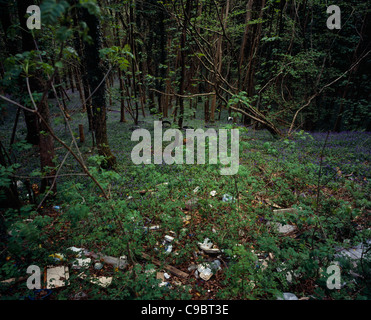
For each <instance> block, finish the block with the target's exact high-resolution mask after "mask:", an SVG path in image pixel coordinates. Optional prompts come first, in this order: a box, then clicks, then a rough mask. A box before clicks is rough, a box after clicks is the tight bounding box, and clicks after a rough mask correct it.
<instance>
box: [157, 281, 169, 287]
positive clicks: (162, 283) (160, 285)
mask: <svg viewBox="0 0 371 320" xmlns="http://www.w3.org/2000/svg"><path fill="white" fill-rule="evenodd" d="M168 285H169V283H168V282H165V281H162V282H161V283H159V285H158V286H159V287H167V286H168Z"/></svg>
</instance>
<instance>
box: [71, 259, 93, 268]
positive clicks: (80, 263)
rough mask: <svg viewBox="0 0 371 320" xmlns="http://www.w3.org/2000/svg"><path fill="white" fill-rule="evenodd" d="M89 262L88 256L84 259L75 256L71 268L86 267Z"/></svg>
mask: <svg viewBox="0 0 371 320" xmlns="http://www.w3.org/2000/svg"><path fill="white" fill-rule="evenodd" d="M90 263H91V259H90V258H85V259H81V258H77V259H76V260H75V261H74V262H73V264H72V269H81V268H83V267H88V266H89V264H90Z"/></svg>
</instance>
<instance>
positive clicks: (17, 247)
mask: <svg viewBox="0 0 371 320" xmlns="http://www.w3.org/2000/svg"><path fill="white" fill-rule="evenodd" d="M69 94H70V96H71V102H70V103H69V104H70V105H71V106H74V105H76V106H78V100H77V96H76V93H75V94H71V92H69ZM51 102H52V103H53V101H51ZM117 105H118V103H116V104H114V105H113V106H109V107H108V110H109V111H108V117H107V132H108V137H109V144H110V147H111V150H112V152H113V153H114V155H115V156H116V157H117V167H116V168H115V170H114V171H106V170H102V169H100V168H99V161H100V160H99V157H96V156H95V157H94V156H93V155H94V154H95V151H96V150H92V143H91V136H90V134H89V133H88V132H87V130H86V132H85V134H86V141H85V142H84V143H81V142H78V145H79V148H80V151H81V153H82V155H83V157H84V159H85V161H86V162H87V163H88V166H89V170H90V171H91V172H92V173H93V175H94V176H95V177H96V178H97V179H98V181H99V182H100V183H101V184H102V186H103V187H104V188H105V190H106V191H107V193H108V194H109V195H110V199H109V200H105V199H104V197H103V196H102V194H101V193H100V192H99V190H98V189H97V188H96V186H95V185H94V184H93V183H92V182H91V181H90V180H89V178H88V177H85V176H79V175H76V176H67V174H80V173H82V170H81V168H80V167H79V165H78V164H77V163H76V161H74V159H73V158H72V157H71V156H69V157H68V158H67V161H66V162H65V163H64V166H63V168H62V169H61V171H60V174H61V177H60V178H58V181H57V183H58V191H57V194H56V195H55V197H54V198H53V199H52V200H50V201H49V202H47V203H45V204H44V205H43V206H42V208H41V209H40V210H39V212H36V211H35V205H36V206H37V204H38V203H39V201H40V200H41V199H42V195H38V196H37V199H36V201H34V202H35V204H32V203H30V201H29V197H28V196H27V190H25V189H24V188H23V189H22V188H20V190H19V191H20V194H21V197H22V199H24V202H25V206H24V207H23V210H21V213H19V212H15V211H11V212H10V211H9V212H7V213H6V217H8V219H7V221H8V230H10V231H11V230H13V232H11V234H12V235H11V236H10V237H9V239H8V240H9V247H8V248H7V250H6V263H4V264H3V266H2V267H1V268H0V279H4V280H6V279H8V278H12V277H14V278H18V277H22V275H23V276H25V270H26V268H27V266H28V265H30V264H33V265H39V266H40V267H43V268H44V267H46V266H49V267H50V266H51V265H64V266H68V268H69V282H68V284H66V285H64V286H61V287H59V288H55V289H53V290H52V294H51V295H50V296H48V298H47V299H194V300H211V299H212V300H214V299H276V298H277V295H278V294H281V293H283V292H290V293H293V294H295V295H296V297H297V298H299V299H370V297H371V295H370V263H369V262H370V253H369V247H370V239H371V236H370V229H369V228H370V225H369V223H370V212H371V196H370V195H371V192H370V191H371V188H370V179H371V171H370V162H371V133H367V132H342V133H331V134H330V135H329V136H328V137H327V133H308V132H298V133H297V134H296V135H294V136H292V137H291V138H289V139H280V140H276V139H274V138H273V137H272V136H271V135H270V134H269V133H268V132H266V131H264V130H261V131H255V130H253V129H251V128H242V127H241V128H240V169H239V172H238V174H237V175H235V176H222V175H220V167H221V166H220V165H208V164H206V165H188V164H184V165H166V164H161V165H154V164H150V165H139V166H136V165H134V164H133V163H132V162H131V158H130V154H131V151H132V149H133V147H134V146H135V145H136V144H137V143H138V142H133V141H131V134H132V132H133V130H134V129H135V128H134V124H133V121H132V120H131V119H129V115H128V114H127V118H128V121H127V122H126V123H120V122H119V119H120V113H119V112H118V111H119V107H118V106H117ZM10 108H12V107H10ZM199 108H200V109H201V105H200V106H199ZM201 111H202V110H199V113H200V114H201V113H202V112H201ZM14 114H15V109H13V110H12V109H9V112H8V118H7V119H5V122H4V124H3V125H2V126H1V127H0V136H1V139H2V141H9V140H10V135H11V130H12V127H13V121H14ZM51 114H52V119H53V120H52V121H53V128H54V130H55V133H56V134H57V135H58V136H59V137H61V138H62V139H63V140H64V141H65V142H66V143H67V144H69V143H70V142H71V138H70V137H69V133H68V128H67V127H66V126H65V124H64V121H63V119H62V117H61V114H60V112H59V110H58V109H57V108H56V107H55V106H54V107H52V108H51ZM69 114H70V115H71V120H70V121H69V125H70V126H71V128H72V130H73V131H74V132H75V133H76V137H78V135H77V132H78V125H79V124H84V127H85V129H86V128H88V123H87V119H86V118H87V117H86V114H84V113H82V112H81V109H79V107H70V108H69ZM154 120H157V118H156V116H153V115H149V116H147V117H146V118H143V117H142V116H141V117H140V123H139V125H140V127H142V128H147V129H148V130H150V131H153V121H154ZM185 125H191V126H192V127H194V128H195V129H197V128H201V129H204V128H205V125H204V122H203V121H201V120H195V119H191V120H187V121H186V123H185ZM232 127H233V125H230V124H228V121H227V114H226V113H225V112H223V113H222V120H221V121H220V122H217V123H216V124H215V129H218V128H232ZM25 133H26V131H25V128H24V123H23V118H22V117H21V119H20V122H19V126H18V131H17V136H16V138H17V145H16V148H18V149H16V150H14V151H13V155H12V159H13V161H14V162H16V163H19V164H20V166H19V168H17V169H16V171H15V172H14V176H15V177H16V179H17V180H20V181H22V182H24V180H25V177H30V181H31V183H36V184H37V183H39V181H40V179H39V177H38V171H39V158H38V156H39V155H38V150H37V148H35V147H31V148H29V147H26V148H25V147H24V146H23V144H22V143H19V142H20V141H21V140H22V139H24V138H25ZM6 147H8V145H6ZM55 148H56V154H57V157H56V163H57V164H58V165H59V164H60V163H62V160H63V158H64V157H65V155H66V150H64V149H63V148H62V147H61V146H60V145H58V144H56V145H55ZM32 172H33V173H32ZM284 209H289V210H284ZM26 219H29V220H27V221H26ZM150 227H153V228H152V229H151V228H150ZM16 231H18V232H16ZM166 239H167V240H166ZM205 239H206V242H205ZM207 239H210V243H212V246H211V244H210V246H211V247H210V246H209V250H208V249H207V248H205V246H201V244H202V243H204V244H205V245H206V247H207ZM357 246H358V247H357ZM71 247H77V248H84V249H86V250H87V251H86V252H85V254H86V255H87V256H88V257H89V258H90V259H91V263H90V264H89V266H88V267H87V268H86V269H84V268H79V267H77V268H76V267H74V266H73V262H74V261H75V259H76V256H75V254H74V253H73V252H71V251H69V250H67V248H71ZM210 248H211V249H214V253H210ZM360 248H361V250H362V252H361V254H360V255H359V249H360ZM88 252H89V253H88ZM56 253H59V254H62V255H63V256H64V258H63V259H62V258H60V259H55V256H54V257H50V256H51V255H52V254H56ZM90 253H96V254H97V253H102V254H104V255H107V256H111V257H117V258H118V257H120V256H126V258H127V260H125V261H127V263H128V266H126V268H125V269H123V270H122V269H120V268H117V266H116V267H115V266H112V264H110V263H107V262H104V261H102V262H103V268H102V269H100V270H96V269H95V268H94V261H95V262H99V261H100V260H102V259H99V258H96V259H94V257H93V256H92V255H91V254H90ZM342 253H343V255H341V254H342ZM352 253H354V254H355V255H356V257H352V259H349V258H347V254H348V255H350V254H352ZM147 258H149V259H147ZM151 259H156V260H151ZM215 260H217V262H216V263H215V264H216V266H217V267H216V268H210V269H211V270H210V271H211V273H212V276H211V278H209V279H208V270H205V269H207V268H208V267H211V264H212V263H213V262H215ZM333 261H339V263H340V267H341V289H334V290H332V289H331V288H330V287H329V285H328V282H327V281H326V280H327V279H328V278H329V274H327V275H324V272H325V271H326V269H327V267H328V266H329V265H330V264H331V263H332V262H333ZM205 263H206V264H205ZM158 264H159V265H158ZM169 266H170V267H169ZM202 267H204V268H202ZM81 272H84V273H85V274H86V275H87V277H88V278H89V279H91V278H90V277H93V278H94V277H103V276H104V277H107V278H108V279H110V281H112V282H111V284H110V285H109V286H107V287H103V286H99V285H97V284H92V283H90V282H87V281H86V279H82V278H81ZM164 273H166V274H165V275H164ZM168 276H169V277H168ZM111 278H112V279H111ZM101 279H102V278H101ZM335 282H336V279H335ZM44 293H45V292H44ZM0 294H1V295H2V296H3V297H4V298H13V299H14V298H18V299H19V298H25V297H26V298H27V297H28V298H34V297H30V293H29V290H28V289H27V288H26V283H25V281H23V282H21V283H18V284H17V285H6V286H3V287H2V289H1V291H0ZM37 298H42V297H40V294H38V296H37Z"/></svg>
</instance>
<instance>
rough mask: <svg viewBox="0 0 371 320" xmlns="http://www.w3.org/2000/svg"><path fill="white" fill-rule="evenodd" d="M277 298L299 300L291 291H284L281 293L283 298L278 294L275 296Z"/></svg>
mask: <svg viewBox="0 0 371 320" xmlns="http://www.w3.org/2000/svg"><path fill="white" fill-rule="evenodd" d="M277 300H299V299H298V297H297V296H296V295H294V294H293V293H289V292H285V293H284V294H283V298H281V297H280V296H278V297H277Z"/></svg>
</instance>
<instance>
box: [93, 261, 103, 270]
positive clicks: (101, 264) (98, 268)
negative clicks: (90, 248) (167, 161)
mask: <svg viewBox="0 0 371 320" xmlns="http://www.w3.org/2000/svg"><path fill="white" fill-rule="evenodd" d="M102 268H103V263H100V262H97V263H95V264H94V269H95V270H101V269H102Z"/></svg>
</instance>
